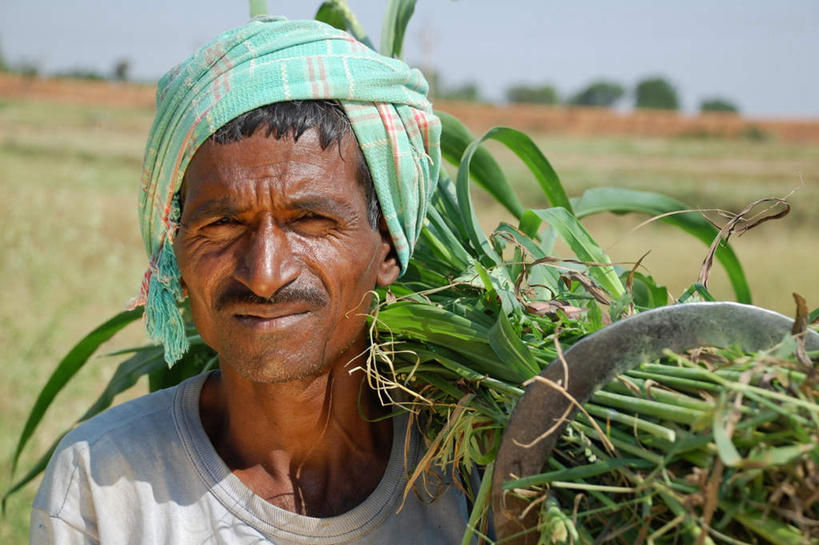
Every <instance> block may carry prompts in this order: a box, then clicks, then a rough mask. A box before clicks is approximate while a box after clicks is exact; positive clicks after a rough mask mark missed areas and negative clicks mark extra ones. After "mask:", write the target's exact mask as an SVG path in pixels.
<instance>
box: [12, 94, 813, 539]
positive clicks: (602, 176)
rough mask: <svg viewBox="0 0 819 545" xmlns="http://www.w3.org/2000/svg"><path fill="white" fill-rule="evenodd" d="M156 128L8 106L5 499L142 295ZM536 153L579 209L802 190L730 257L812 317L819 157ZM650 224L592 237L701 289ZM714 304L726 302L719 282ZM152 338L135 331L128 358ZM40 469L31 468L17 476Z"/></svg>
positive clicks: (30, 104)
mask: <svg viewBox="0 0 819 545" xmlns="http://www.w3.org/2000/svg"><path fill="white" fill-rule="evenodd" d="M151 116H152V112H151V111H150V110H149V109H139V108H124V107H123V108H113V107H109V108H98V107H90V106H71V105H60V104H53V103H48V102H42V101H27V100H13V101H12V100H6V101H0V237H2V246H0V247H1V248H2V249H0V281H2V285H3V286H4V291H3V298H2V304H1V305H0V342H2V345H3V346H4V347H5V350H4V351H3V352H2V355H0V369H2V380H0V430H2V432H1V433H0V489H5V488H6V487H7V486H8V485H9V483H10V478H9V472H10V457H11V453H12V451H13V448H14V445H15V442H16V438H17V435H18V434H19V431H20V429H21V427H22V424H23V422H24V420H25V417H26V415H27V413H28V410H29V408H30V407H31V405H32V403H33V401H34V398H35V397H36V395H37V393H38V391H39V388H40V387H41V386H42V384H43V383H44V381H45V379H46V378H47V376H48V375H49V373H50V372H51V370H52V369H53V367H54V365H55V364H56V362H57V361H58V360H59V358H60V357H61V356H62V355H64V354H65V353H66V352H67V350H68V349H69V348H70V346H71V345H72V343H73V342H75V341H76V340H77V339H78V338H79V337H80V336H81V335H83V334H85V333H87V332H88V331H89V330H90V329H92V328H93V327H94V326H96V325H97V324H99V323H100V322H101V321H102V320H103V319H105V318H107V317H109V316H111V315H113V314H114V313H115V312H117V311H119V310H120V309H122V307H123V305H124V303H125V301H126V300H127V299H128V298H130V297H131V296H132V295H134V294H135V292H136V289H137V287H138V285H139V282H140V279H141V275H142V272H143V268H144V265H145V258H144V255H143V251H142V243H141V241H140V239H139V234H138V229H137V221H136V196H137V191H138V183H139V177H140V169H141V164H140V163H141V156H142V150H143V146H144V141H145V137H146V135H147V132H148V129H149V126H150V122H151ZM538 143H539V144H540V145H541V147H542V149H543V150H544V152H545V153H546V155H547V157H548V158H549V159H550V161H551V162H552V164H553V165H554V167H555V169H556V170H557V171H558V173H559V174H560V175H561V177H562V179H563V181H564V184H565V186H566V187H567V190H568V191H569V193H570V196H577V195H579V194H580V193H581V192H582V190H584V189H586V188H589V187H597V186H601V185H617V186H621V187H631V188H635V189H651V190H655V191H660V192H665V193H668V194H670V195H672V196H675V197H677V198H680V199H683V200H686V201H689V202H691V203H692V204H693V205H697V206H701V207H707V208H712V207H723V208H733V209H738V208H740V207H741V206H743V205H744V204H746V203H747V202H750V201H752V200H754V199H757V198H760V197H763V196H769V195H776V196H782V195H785V194H788V193H789V192H791V191H792V190H794V189H799V192H798V194H797V195H796V197H795V198H794V199H793V201H794V212H793V213H792V216H791V217H788V218H786V219H785V220H781V221H780V222H776V223H769V224H765V225H762V226H761V227H760V228H759V229H758V230H754V231H751V232H749V233H748V234H746V235H745V236H743V237H742V238H740V239H738V240H737V241H736V243H735V249H736V251H737V252H738V253H739V255H740V257H741V259H742V260H743V263H744V265H745V269H746V273H747V274H748V276H749V279H750V282H751V287H752V291H753V294H754V296H755V299H756V302H757V304H760V305H761V306H766V307H769V308H773V309H775V310H779V311H780V312H784V313H786V314H790V313H791V308H792V303H791V299H790V292H791V291H799V292H800V293H802V294H803V295H805V297H806V298H807V300H808V304H809V306H810V308H814V307H816V306H819V285H817V284H816V282H815V280H814V278H815V276H816V275H815V271H816V270H819V252H818V251H816V250H817V237H816V234H815V233H816V232H817V228H819V219H817V218H815V217H814V216H813V214H814V212H815V211H816V210H819V179H818V177H819V157H816V154H815V148H811V147H810V146H808V145H800V144H793V143H785V142H777V141H764V142H756V141H746V140H719V139H700V140H698V139H694V138H687V139H644V138H630V137H629V138H626V137H588V138H580V137H563V136H555V135H549V136H544V137H540V138H538ZM500 156H501V158H502V159H503V163H504V165H508V174H509V176H510V179H512V180H513V182H514V183H516V184H517V185H519V186H521V188H523V187H525V184H526V183H527V182H526V180H525V179H524V177H523V175H522V173H523V168H522V167H520V166H519V164H518V163H517V162H516V161H517V160H516V159H514V158H512V157H511V154H509V155H507V154H503V153H501V155H500ZM535 195H539V191H537V190H533V191H531V192H529V191H527V190H523V191H522V194H521V197H522V200H523V202H524V203H526V204H527V205H529V206H533V207H538V206H544V205H545V203H543V202H541V201H539V200H538V199H540V197H535ZM488 202H489V201H488V200H486V199H482V198H480V196H479V198H478V205H479V206H483V207H484V209H485V210H484V216H485V218H486V219H485V220H484V227H485V228H487V229H488V228H490V227H492V226H494V224H496V223H497V219H498V218H500V217H502V214H501V211H499V210H498V209H497V208H495V207H493V206H489V205H488V204H487V203H488ZM642 219H644V218H637V217H616V216H611V215H609V216H605V217H603V216H601V217H596V218H592V219H591V220H590V221H589V222H588V223H587V225H588V226H589V230H590V231H591V232H592V234H593V235H594V236H595V237H597V238H598V239H599V241H600V242H601V244H602V245H603V246H604V247H605V248H608V249H609V251H610V252H611V254H612V257H613V258H614V259H616V260H624V261H633V260H635V259H637V258H638V257H639V256H640V255H642V254H643V253H644V252H645V251H646V250H648V249H651V250H652V253H651V254H650V256H649V257H648V258H647V259H646V262H645V264H646V266H647V268H648V269H649V271H650V273H651V274H653V275H654V276H655V277H656V278H657V280H658V281H659V282H661V283H664V284H665V285H668V286H669V287H671V289H672V293H673V294H675V295H679V293H680V292H681V291H682V289H683V288H684V287H685V286H687V285H688V284H690V283H691V282H692V281H693V280H694V279H696V275H697V270H698V267H699V263H700V261H701V260H702V258H703V257H704V255H705V247H704V246H703V245H702V244H701V243H699V242H698V241H695V240H693V239H689V238H690V237H687V236H686V235H684V234H682V233H680V232H678V231H676V230H673V229H670V228H668V227H665V226H662V225H659V226H649V227H646V228H643V229H640V230H639V231H637V232H635V233H629V230H630V229H631V227H633V226H634V225H636V224H638V223H639V222H640V221H642ZM713 288H714V291H715V292H716V294H718V295H720V296H722V297H726V298H727V297H730V292H729V291H728V289H727V282H726V281H725V279H724V278H722V277H720V274H719V271H717V272H716V273H715V277H714V278H713ZM143 338H144V336H143V334H142V332H141V331H140V328H139V326H138V325H137V327H134V328H131V329H129V330H127V331H126V333H125V335H124V336H123V338H122V339H120V340H119V343H120V345H128V344H133V343H136V342H141V341H142V340H143ZM118 346H119V345H118ZM108 348H110V349H111V350H113V349H115V348H116V346H110V347H108ZM94 363H95V365H92V366H91V367H89V368H88V369H85V370H83V371H82V372H81V375H80V377H79V380H77V381H72V386H71V387H70V389H69V391H67V392H65V393H64V394H62V395H61V396H60V398H59V399H58V403H59V405H60V408H59V410H55V411H52V412H50V413H49V415H48V417H47V419H46V420H47V422H46V423H45V427H44V429H43V430H41V433H38V434H37V435H36V436H35V437H34V440H33V443H32V446H33V449H31V452H37V453H39V452H41V451H42V450H43V449H44V448H45V446H46V445H47V444H48V443H49V442H50V440H51V438H52V437H53V436H54V435H55V434H56V433H57V432H58V431H60V430H61V429H62V428H63V427H65V426H67V425H69V424H70V423H71V422H72V421H73V420H74V419H75V418H76V417H77V416H78V415H79V414H80V413H81V412H82V410H83V409H85V407H86V405H87V404H88V403H89V400H90V398H91V396H92V394H93V393H95V392H96V391H98V389H99V388H100V387H101V385H102V384H104V383H105V382H106V381H107V379H108V378H109V377H110V375H111V373H112V372H113V366H112V365H106V361H105V360H104V359H96V360H95V362H94ZM143 391H144V390H143ZM33 460H34V457H33V456H32V455H26V456H24V457H23V459H22V460H21V468H25V467H27V466H28V465H29V464H30V463H31V462H33ZM19 475H20V473H19V470H18V476H19ZM35 489H36V486H30V487H28V488H27V489H26V490H24V491H23V492H22V493H20V494H18V495H17V496H15V497H13V498H12V499H11V500H10V501H9V504H8V506H7V515H6V518H4V519H1V520H0V543H8V544H18V543H25V542H26V540H27V537H26V536H27V527H28V511H29V508H30V505H31V500H32V498H33V495H34V491H35Z"/></svg>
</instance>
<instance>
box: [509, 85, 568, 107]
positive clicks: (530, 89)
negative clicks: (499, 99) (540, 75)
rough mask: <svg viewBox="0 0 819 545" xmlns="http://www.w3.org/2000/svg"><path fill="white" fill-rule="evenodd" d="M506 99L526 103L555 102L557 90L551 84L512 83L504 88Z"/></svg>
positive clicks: (557, 99) (556, 101)
mask: <svg viewBox="0 0 819 545" xmlns="http://www.w3.org/2000/svg"><path fill="white" fill-rule="evenodd" d="M506 100H508V101H509V102H522V103H528V104H557V103H558V102H559V98H558V95H557V91H556V90H555V88H554V87H552V86H551V85H536V86H530V85H513V86H512V87H509V88H508V89H507V90H506Z"/></svg>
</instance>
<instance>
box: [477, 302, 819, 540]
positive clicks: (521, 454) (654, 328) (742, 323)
mask: <svg viewBox="0 0 819 545" xmlns="http://www.w3.org/2000/svg"><path fill="white" fill-rule="evenodd" d="M792 324H793V320H791V319H790V318H788V317H786V316H783V315H781V314H778V313H776V312H772V311H770V310H766V309H762V308H759V307H755V306H751V305H742V304H739V303H728V302H725V303H686V304H680V305H672V306H667V307H661V308H658V309H654V310H650V311H647V312H643V313H640V314H637V315H635V316H631V317H629V318H626V319H624V320H622V321H620V322H616V323H614V324H612V325H610V326H608V327H605V328H603V329H601V330H599V331H597V332H595V333H593V334H592V335H589V336H588V337H586V338H584V339H582V340H581V341H578V342H577V343H576V344H574V345H573V346H572V347H571V348H569V349H568V350H567V351H566V352H565V353H564V359H565V360H566V363H567V366H568V381H564V373H565V372H566V371H565V369H566V366H564V365H562V364H561V362H560V361H558V360H555V361H553V362H552V363H551V364H550V365H549V366H548V367H546V369H544V370H543V372H542V373H541V376H542V377H545V378H547V379H549V380H551V381H553V382H556V383H558V384H561V385H562V386H563V387H564V388H565V389H566V390H568V392H569V394H571V396H572V397H573V398H574V399H576V400H577V401H578V402H580V403H581V404H583V403H585V402H586V401H588V399H589V398H590V397H591V395H592V394H593V393H594V392H595V391H597V390H598V389H599V388H601V387H602V386H604V385H605V384H607V383H609V382H611V381H612V380H613V379H614V378H615V377H616V376H617V375H619V374H622V373H624V372H625V371H628V370H629V369H632V368H633V367H636V366H637V365H639V364H640V363H643V362H646V361H650V360H654V359H657V358H660V357H661V356H662V355H663V350H665V349H670V350H672V351H674V352H684V351H686V350H690V349H692V348H697V347H700V346H714V347H719V348H728V347H732V346H739V347H740V348H741V349H742V350H744V351H746V352H758V351H760V350H765V349H768V348H771V347H773V346H775V345H776V344H777V343H779V342H780V341H782V339H783V337H784V336H785V334H786V333H789V332H790V330H791V327H792ZM806 347H807V349H808V350H819V334H817V333H816V332H814V331H810V330H809V331H808V335H807V338H806ZM570 409H572V406H571V402H570V401H569V400H568V399H567V398H566V397H565V396H563V395H560V394H557V393H555V392H554V390H553V389H551V388H549V387H548V386H546V385H544V384H542V383H538V382H534V383H532V384H530V385H529V386H528V387H527V389H526V392H525V393H524V395H523V397H521V399H520V401H519V402H518V404H517V406H516V407H515V410H514V412H513V413H512V416H511V418H510V419H509V423H508V425H507V426H506V429H505V431H504V434H503V440H502V442H501V447H500V450H499V451H498V456H497V459H496V462H495V474H494V479H493V481H492V515H493V517H494V525H495V532H496V536H497V538H498V540H499V542H503V543H504V544H524V543H525V544H528V543H536V542H537V537H538V536H537V532H526V533H523V534H521V532H525V531H526V530H527V529H531V528H534V526H535V524H536V523H537V513H531V514H529V515H528V516H527V517H525V518H523V519H522V518H521V514H522V512H523V510H524V509H525V507H526V506H527V505H528V503H526V502H524V501H522V500H520V499H517V498H514V497H512V496H511V495H507V496H506V497H505V496H504V494H503V490H502V486H503V482H504V481H506V480H508V479H510V478H513V476H514V478H521V477H526V476H529V475H534V474H537V473H539V472H540V471H541V469H542V467H543V464H544V462H545V461H546V459H547V458H548V456H549V454H550V452H551V450H552V448H553V447H554V445H555V443H556V442H557V440H558V438H559V437H560V435H561V433H562V431H563V428H564V427H565V425H566V423H568V421H569V420H571V418H572V415H573V414H574V410H571V412H570V414H569V416H568V417H567V418H566V419H564V420H563V422H559V418H560V416H562V415H563V414H564V413H565V412H566V411H567V410H570ZM556 424H559V425H558V426H556V428H555V429H554V430H553V432H552V433H551V434H550V435H549V436H548V437H546V438H544V439H543V440H541V441H539V442H537V443H535V444H534V445H532V446H531V447H529V448H527V447H524V446H520V444H528V443H531V442H532V441H534V440H535V439H536V438H538V437H540V436H541V435H542V434H543V433H544V432H546V431H547V430H549V429H550V428H552V427H553V426H555V425H556Z"/></svg>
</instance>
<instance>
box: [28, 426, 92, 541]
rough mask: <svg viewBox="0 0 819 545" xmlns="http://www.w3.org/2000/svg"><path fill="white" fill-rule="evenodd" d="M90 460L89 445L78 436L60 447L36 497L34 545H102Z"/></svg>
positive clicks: (31, 534) (72, 435)
mask: <svg viewBox="0 0 819 545" xmlns="http://www.w3.org/2000/svg"><path fill="white" fill-rule="evenodd" d="M88 459H89V446H88V442H87V441H85V440H83V438H77V437H76V433H75V432H71V433H69V434H68V435H66V437H64V438H63V440H62V441H61V442H60V444H59V445H58V446H57V449H56V450H55V452H54V455H53V456H52V457H51V460H49V463H48V467H46V470H45V474H44V475H43V481H42V482H41V483H40V488H39V489H38V490H37V495H36V496H35V497H34V505H33V509H32V512H31V525H30V527H29V541H30V543H31V545H40V544H51V543H54V544H59V545H63V544H67V545H74V544H75V543H98V542H99V536H98V533H97V513H96V508H95V504H94V501H93V494H92V492H91V489H90V483H89V479H88V478H87V476H88V474H89V470H88Z"/></svg>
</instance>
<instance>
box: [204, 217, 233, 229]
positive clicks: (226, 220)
mask: <svg viewBox="0 0 819 545" xmlns="http://www.w3.org/2000/svg"><path fill="white" fill-rule="evenodd" d="M237 223H238V221H236V219H234V218H219V219H218V220H215V221H212V222H210V223H208V224H207V225H206V227H220V226H222V225H235V224H237Z"/></svg>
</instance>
